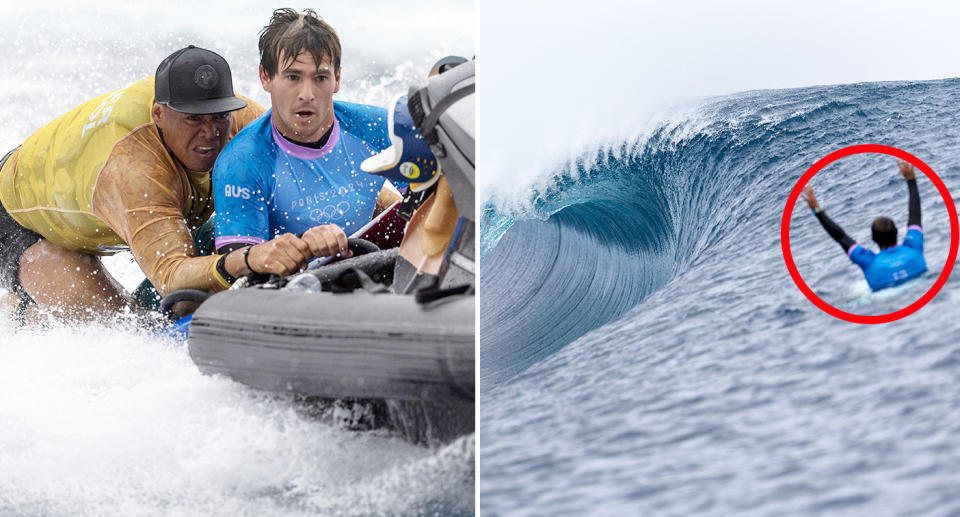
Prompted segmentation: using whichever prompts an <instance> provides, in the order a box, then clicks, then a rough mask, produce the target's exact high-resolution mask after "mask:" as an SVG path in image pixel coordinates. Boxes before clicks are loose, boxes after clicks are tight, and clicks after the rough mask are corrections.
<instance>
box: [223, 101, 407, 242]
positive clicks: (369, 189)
mask: <svg viewBox="0 0 960 517" xmlns="http://www.w3.org/2000/svg"><path fill="white" fill-rule="evenodd" d="M333 112H334V123H333V129H332V130H331V132H330V136H329V137H328V139H327V143H326V144H325V145H324V146H323V147H322V148H320V149H313V148H309V147H304V146H300V145H297V144H294V143H292V142H290V141H288V140H286V139H285V138H283V136H281V135H280V133H279V132H278V131H277V129H276V126H275V124H274V123H273V117H272V110H268V111H267V112H266V113H264V114H263V115H262V116H261V117H260V118H258V119H257V120H255V121H254V122H252V123H251V124H249V125H248V126H247V127H245V128H244V129H243V130H242V131H240V132H239V133H238V134H237V136H235V137H234V138H233V139H232V140H231V141H230V143H229V144H228V145H227V146H226V147H225V148H224V150H223V152H222V153H220V156H219V157H218V158H217V162H216V165H214V168H213V185H214V187H213V190H214V207H215V209H216V242H215V246H216V248H217V249H220V248H221V247H223V246H227V245H230V244H236V243H240V244H259V243H261V242H264V241H267V240H270V239H272V238H273V237H275V236H277V235H280V234H282V233H287V232H289V233H293V234H300V233H302V232H304V231H306V230H308V229H310V228H312V227H314V226H317V225H321V224H336V225H338V226H339V227H340V228H342V229H343V231H344V233H346V234H347V235H350V234H351V233H353V231H355V230H357V229H359V228H360V227H361V226H363V225H364V224H366V223H367V222H369V221H370V219H371V217H372V216H373V211H374V207H375V205H376V199H377V194H379V192H380V188H381V187H382V186H383V183H384V179H383V178H381V177H378V176H375V175H372V174H367V173H365V172H363V171H362V170H360V163H361V162H363V160H365V159H367V158H369V157H370V156H373V155H374V154H376V153H378V152H380V151H381V150H383V149H386V148H387V147H389V146H390V139H389V136H388V135H387V111H386V110H385V109H384V108H379V107H376V106H368V105H364V104H354V103H349V102H340V101H336V102H334V103H333Z"/></svg>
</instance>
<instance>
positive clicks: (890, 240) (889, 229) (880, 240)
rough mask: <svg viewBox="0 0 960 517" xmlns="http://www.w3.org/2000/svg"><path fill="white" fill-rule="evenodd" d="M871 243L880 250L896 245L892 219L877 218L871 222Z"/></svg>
mask: <svg viewBox="0 0 960 517" xmlns="http://www.w3.org/2000/svg"><path fill="white" fill-rule="evenodd" d="M870 230H871V231H873V241H874V242H876V243H877V245H878V246H880V247H881V248H889V247H892V246H896V245H897V225H896V224H893V219H890V218H889V217H878V218H876V219H874V220H873V226H871V227H870Z"/></svg>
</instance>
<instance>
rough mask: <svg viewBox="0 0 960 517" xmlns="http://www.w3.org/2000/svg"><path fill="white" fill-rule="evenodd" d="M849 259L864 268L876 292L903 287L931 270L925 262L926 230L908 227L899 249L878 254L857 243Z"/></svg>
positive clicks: (851, 248)
mask: <svg viewBox="0 0 960 517" xmlns="http://www.w3.org/2000/svg"><path fill="white" fill-rule="evenodd" d="M847 256H849V257H850V260H852V261H853V263H854V264H856V265H858V266H860V269H862V270H863V275H864V276H865V277H867V283H868V284H870V289H872V290H874V291H877V290H879V289H883V288H885V287H893V286H895V285H898V284H902V283H903V282H906V281H907V280H910V279H911V278H916V277H918V276H920V275H921V274H923V273H924V272H925V271H926V270H927V263H926V261H925V260H924V259H923V229H922V228H921V227H919V226H914V225H911V226H909V227H907V236H906V237H905V238H904V239H903V244H901V245H899V246H894V247H892V248H886V249H882V250H880V252H879V253H874V252H872V251H870V250H868V249H866V248H864V247H863V246H861V245H859V244H854V245H853V246H851V247H850V249H849V250H848V251H847Z"/></svg>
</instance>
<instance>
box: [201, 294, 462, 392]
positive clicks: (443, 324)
mask: <svg viewBox="0 0 960 517" xmlns="http://www.w3.org/2000/svg"><path fill="white" fill-rule="evenodd" d="M474 298H475V297H474V296H453V297H449V298H446V299H443V300H439V301H437V302H434V303H432V304H427V305H422V304H418V303H417V302H416V301H415V300H414V297H412V296H401V295H395V294H389V293H381V294H371V293H367V292H365V291H362V290H360V291H356V292H352V293H342V294H338V293H329V292H322V293H306V292H291V291H285V290H275V289H239V290H232V291H225V292H222V293H218V294H216V295H214V296H212V297H210V299H208V300H207V301H205V302H204V303H203V304H202V305H201V306H200V308H199V309H198V310H197V312H196V313H195V314H194V316H193V321H192V322H191V324H190V336H189V340H188V341H189V348H190V357H191V358H192V359H193V361H194V362H195V363H196V364H197V365H198V366H199V367H200V369H201V370H202V371H204V372H206V373H214V374H223V375H226V376H228V377H230V378H232V379H234V380H236V381H238V382H241V383H243V384H246V385H248V386H251V387H254V388H260V389H264V390H271V391H291V392H295V393H298V394H300V395H307V396H321V397H330V398H341V397H354V398H383V399H400V400H424V401H436V400H448V399H451V398H460V399H470V400H472V399H473V393H474V301H475V299H474Z"/></svg>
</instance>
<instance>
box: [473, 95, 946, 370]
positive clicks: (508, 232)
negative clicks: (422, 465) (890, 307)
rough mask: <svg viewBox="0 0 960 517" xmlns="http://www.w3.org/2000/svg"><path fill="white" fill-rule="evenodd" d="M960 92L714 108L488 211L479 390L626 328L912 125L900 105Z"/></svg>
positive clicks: (754, 100) (680, 117)
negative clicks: (853, 155)
mask: <svg viewBox="0 0 960 517" xmlns="http://www.w3.org/2000/svg"><path fill="white" fill-rule="evenodd" d="M958 83H960V80H958V79H945V80H938V81H921V82H888V83H859V84H850V85H839V86H827V87H811V88H798V89H790V90H757V91H749V92H743V93H739V94H735V95H731V96H726V97H722V98H718V99H710V100H707V101H704V102H703V103H701V104H699V105H697V106H695V107H693V108H692V109H690V110H689V111H687V112H684V113H680V114H677V115H676V116H674V117H672V118H671V119H669V120H667V121H666V122H663V123H661V124H660V125H659V126H656V127H655V128H654V129H653V130H652V131H650V132H649V134H646V135H640V136H638V137H636V138H632V139H628V140H626V141H623V142H620V143H617V144H614V145H609V146H605V147H600V148H597V149H594V150H593V152H590V153H586V154H584V155H582V156H580V157H579V158H578V159H576V160H573V161H570V162H567V163H566V164H565V165H564V166H563V167H561V168H560V169H559V170H557V171H552V172H551V173H550V174H547V175H544V176H543V177H541V178H539V181H540V183H539V184H538V186H535V187H533V188H531V189H530V190H528V191H527V193H526V194H525V195H524V196H523V197H516V198H512V199H500V198H492V199H490V200H489V201H488V202H487V204H486V206H485V207H484V209H483V212H482V214H481V227H480V243H479V246H478V252H479V257H480V262H481V267H482V270H481V275H480V283H479V290H480V291H481V296H480V297H479V300H478V302H479V307H480V332H479V338H478V339H479V341H478V346H479V350H480V355H479V360H478V361H479V363H478V365H479V374H478V375H479V378H480V382H481V385H486V387H489V386H490V385H491V384H493V385H495V384H499V383H501V382H504V381H505V380H507V379H509V378H511V377H513V376H515V375H517V374H518V373H519V372H522V371H523V370H524V369H526V368H527V367H529V366H530V365H532V364H535V363H537V362H538V361H539V360H541V359H542V358H544V357H546V356H548V355H550V354H552V353H553V352H555V351H557V350H559V349H561V348H563V347H564V346H566V345H567V344H568V343H570V342H572V341H574V340H575V339H577V338H579V337H580V336H582V335H584V334H585V333H587V332H589V331H591V330H593V329H596V328H598V327H600V326H602V325H604V324H606V323H608V322H610V321H612V320H614V319H617V318H618V317H620V316H622V315H624V314H625V313H626V312H627V311H629V310H630V309H631V308H633V307H634V306H636V305H637V304H638V303H640V302H641V301H642V300H643V299H644V298H645V297H646V296H647V295H649V294H650V293H652V292H654V291H656V290H657V289H660V288H661V287H662V286H664V285H665V284H666V283H668V282H669V281H670V280H671V279H672V278H674V277H675V276H676V275H678V274H679V273H681V272H683V271H685V270H686V269H688V268H689V267H690V265H691V264H696V263H697V261H698V258H699V257H701V256H702V254H703V253H704V251H706V250H709V249H712V248H713V247H714V246H717V245H730V244H733V243H735V242H736V241H734V240H732V239H735V238H736V237H735V232H733V231H731V230H732V229H734V228H736V227H737V226H743V225H746V224H749V225H752V226H756V225H757V217H756V215H757V211H758V210H760V209H763V210H780V209H782V205H780V206H779V207H774V205H776V204H778V203H779V202H780V201H779V200H780V198H782V197H784V195H781V194H782V193H786V192H789V191H790V188H791V187H792V182H793V181H794V180H795V178H796V177H798V175H799V174H800V172H802V171H803V170H805V169H806V167H808V166H809V164H810V163H812V162H813V161H815V159H816V158H819V155H818V153H820V152H821V151H823V149H824V145H828V146H829V145H834V144H836V145H837V146H838V148H839V146H843V145H849V143H854V142H852V140H856V139H861V138H868V136H865V135H869V134H871V132H870V129H874V126H882V125H884V124H887V125H889V124H896V123H897V122H896V121H897V120H898V119H899V118H900V117H901V116H910V115H911V113H910V112H909V110H910V109H912V104H910V103H909V102H903V103H900V100H902V99H903V98H909V97H912V96H922V97H924V99H925V101H926V102H940V101H941V100H942V99H935V98H930V97H929V95H930V93H931V91H936V89H937V88H943V90H941V91H947V90H948V89H949V88H950V87H955V86H957V84H958ZM898 99H899V100H898ZM884 127H885V126H884ZM833 128H836V134H833V133H829V131H830V129H833ZM851 128H861V129H860V131H861V132H857V131H855V130H854V129H851ZM825 132H827V133H825ZM825 134H826V135H827V136H825ZM828 140H829V141H828ZM893 143H894V144H895V143H896V142H893ZM774 199H775V200H776V203H773V202H772V200H774ZM766 219H775V218H766ZM766 219H764V223H763V224H766V223H767V222H768V221H766Z"/></svg>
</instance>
